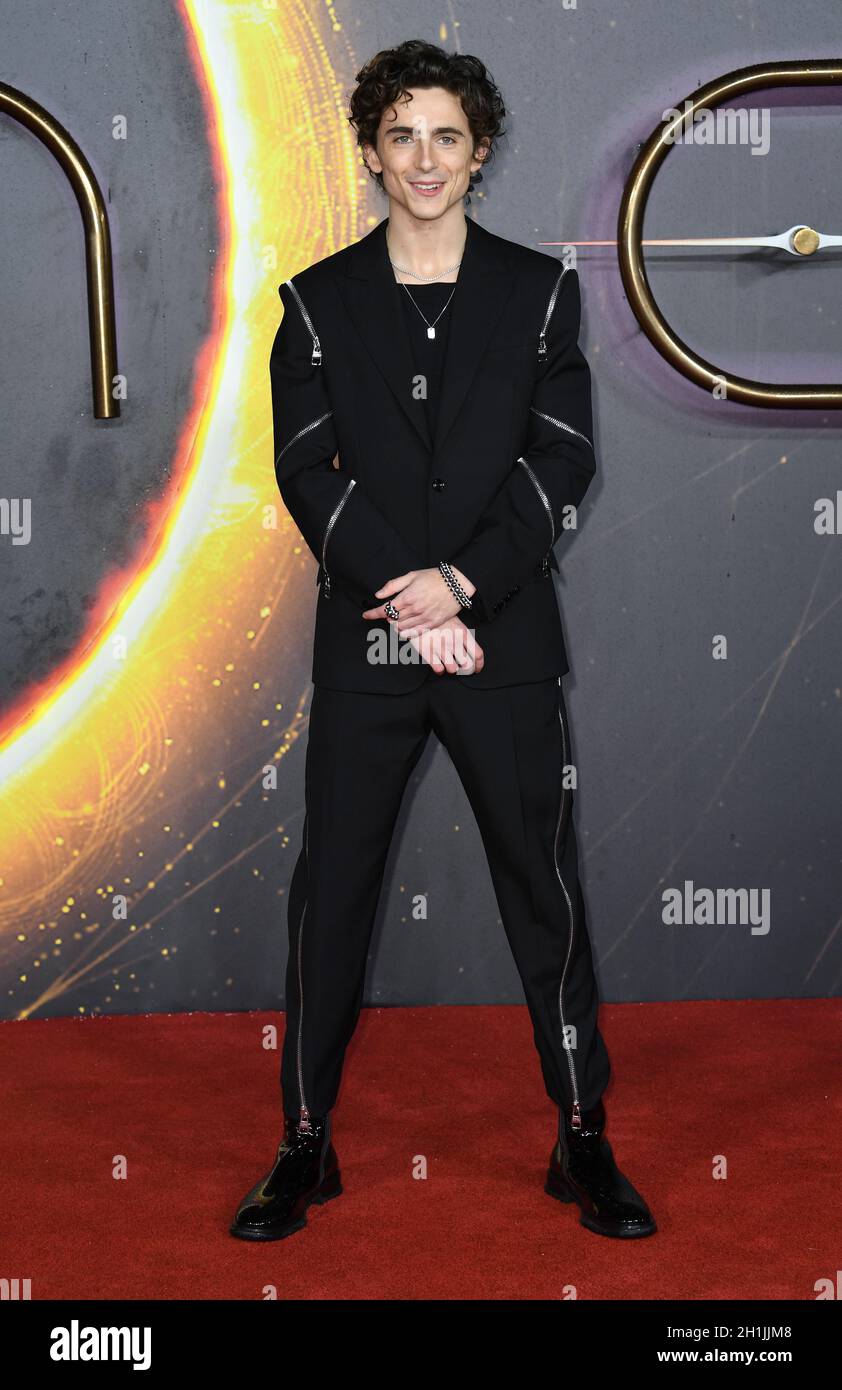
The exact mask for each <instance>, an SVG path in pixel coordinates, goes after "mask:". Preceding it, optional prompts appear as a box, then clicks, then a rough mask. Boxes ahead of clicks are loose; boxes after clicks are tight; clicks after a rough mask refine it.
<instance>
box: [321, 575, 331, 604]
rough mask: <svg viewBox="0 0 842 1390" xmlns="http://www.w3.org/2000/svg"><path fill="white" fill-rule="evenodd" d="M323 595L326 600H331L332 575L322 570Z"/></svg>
mask: <svg viewBox="0 0 842 1390" xmlns="http://www.w3.org/2000/svg"><path fill="white" fill-rule="evenodd" d="M322 593H323V594H324V596H325V598H330V575H329V574H328V572H327V570H322Z"/></svg>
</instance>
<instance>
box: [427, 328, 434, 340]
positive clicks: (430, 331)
mask: <svg viewBox="0 0 842 1390" xmlns="http://www.w3.org/2000/svg"><path fill="white" fill-rule="evenodd" d="M435 336H436V330H435V329H434V328H428V329H427V337H428V338H435Z"/></svg>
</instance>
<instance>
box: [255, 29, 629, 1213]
mask: <svg viewBox="0 0 842 1390" xmlns="http://www.w3.org/2000/svg"><path fill="white" fill-rule="evenodd" d="M357 80H358V86H357V88H356V90H355V92H354V94H353V97H352V100H351V123H352V125H353V126H354V128H355V130H356V132H357V139H358V142H359V144H360V146H361V148H362V151H363V157H364V159H365V162H366V165H367V167H368V169H369V171H370V172H371V173H372V174H373V175H374V177H375V178H376V179H377V181H378V183H379V184H380V186H381V188H382V189H383V191H384V192H385V193H386V195H387V196H388V200H389V215H388V218H387V219H386V220H385V221H383V222H381V223H380V224H379V225H378V226H377V227H376V228H375V229H374V231H372V232H371V233H369V234H368V235H367V236H365V237H364V238H363V239H362V240H361V241H359V242H357V243H355V244H354V245H352V246H349V247H346V248H345V249H344V250H342V251H340V252H338V253H336V254H335V255H332V256H328V257H327V258H326V259H325V260H323V261H320V262H318V263H317V264H316V265H313V266H311V267H309V268H308V269H307V270H305V271H303V272H301V273H299V274H297V275H296V276H294V277H293V278H292V279H291V280H288V281H287V282H286V283H285V284H284V285H282V286H281V287H280V295H281V299H282V302H283V306H284V315H283V320H282V322H281V325H280V328H279V329H278V333H277V336H276V338H275V342H274V345H273V348H272V355H271V360H270V372H271V381H272V400H273V416H274V430H275V455H276V459H275V471H276V477H277V482H278V485H279V488H280V491H281V494H282V497H283V500H284V502H285V504H286V506H287V508H288V509H289V512H290V514H291V515H292V517H293V519H294V520H295V522H296V524H297V526H298V527H299V529H300V531H301V533H302V535H303V536H304V538H305V540H306V541H307V544H308V546H309V547H310V549H311V550H312V552H313V554H314V556H315V558H316V559H317V560H318V563H319V575H318V578H319V583H320V591H319V599H318V605H317V614H316V630H315V641H314V658H313V672H312V676H313V683H314V691H313V698H312V704H311V712H310V730H309V741H308V748H307V758H306V767H305V823H304V832H303V846H302V849H301V853H300V855H299V858H298V861H297V863H296V866H295V870H294V873H293V878H292V884H291V887H290V894H289V906H288V914H289V916H288V926H289V963H288V968H287V979H286V1011H287V1016H286V1035H285V1041H284V1050H283V1059H282V1064H281V1090H282V1098H283V1109H284V1117H285V1132H284V1137H283V1140H282V1142H281V1144H280V1146H279V1148H278V1151H277V1157H276V1160H275V1164H274V1166H273V1168H272V1169H271V1171H270V1172H269V1173H268V1174H267V1175H266V1176H265V1177H264V1178H262V1179H261V1180H260V1181H259V1182H258V1183H257V1185H256V1186H255V1187H254V1188H253V1189H252V1190H251V1191H250V1192H249V1193H248V1194H247V1196H246V1197H245V1198H244V1200H243V1201H242V1203H241V1204H240V1207H239V1209H238V1211H237V1213H236V1216H235V1219H234V1222H233V1224H232V1226H231V1232H232V1234H233V1235H236V1236H240V1237H243V1238H245V1239H253V1240H274V1239H278V1238H280V1237H283V1236H286V1235H289V1234H290V1233H291V1232H292V1231H296V1230H299V1229H300V1228H301V1227H302V1226H304V1225H305V1224H306V1215H305V1213H306V1209H307V1207H308V1206H309V1205H310V1203H312V1202H316V1203H323V1202H325V1201H328V1200H329V1199H330V1198H332V1197H335V1196H338V1195H339V1194H340V1193H341V1190H342V1188H341V1179H340V1175H339V1167H338V1159H337V1155H336V1151H335V1149H334V1146H333V1143H332V1140H331V1116H330V1112H331V1110H332V1108H333V1105H334V1103H335V1100H336V1095H337V1092H338V1088H339V1082H340V1076H341V1070H342V1064H343V1059H344V1055H345V1049H346V1047H347V1045H348V1042H349V1040H350V1038H351V1035H352V1033H353V1031H354V1028H355V1026H356V1023H357V1019H358V1017H359V1012H360V1008H361V1004H362V997H363V984H364V977H365V966H366V956H367V951H368V944H369V940H370V935H371V930H372V925H373V921H374V917H375V912H376V908H377V902H378V898H379V894H380V889H381V885H382V879H383V871H384V865H385V861H386V856H387V853H388V849H389V844H390V840H391V836H392V831H393V828H394V824H395V820H396V817H397V814H398V810H399V806H400V802H401V798H402V795H403V792H404V789H405V787H406V783H407V781H408V779H409V777H410V775H411V773H412V770H413V768H414V767H415V765H416V764H417V762H418V759H419V757H420V756H421V753H422V751H423V748H424V746H425V743H426V740H427V737H428V735H429V732H430V730H434V731H435V733H436V734H437V736H438V737H439V739H440V740H441V741H442V743H443V744H444V745H445V747H446V748H447V750H448V752H449V754H450V756H451V758H452V759H453V762H454V764H455V766H456V768H457V770H458V773H459V776H460V778H461V780H462V783H463V785H464V787H465V790H466V793H467V795H468V798H469V800H470V803H471V806H472V809H473V811H474V813H475V815H476V819H477V823H478V825H479V829H480V832H481V834H482V837H483V841H484V845H485V849H486V853H487V857H488V862H489V867H490V871H491V876H492V881H493V884H494V888H495V892H496V895H497V900H498V903H499V906H500V913H501V916H502V919H503V924H504V927H505V930H506V933H507V937H508V940H509V943H510V945H511V948H512V951H513V954H514V957H515V961H516V964H517V967H518V971H519V973H520V977H521V979H522V981H523V985H524V991H525V994H526V1000H527V1004H528V1007H529V1010H530V1014H531V1017H532V1022H533V1026H534V1035H535V1042H536V1046H537V1049H538V1053H539V1057H540V1061H541V1067H542V1072H543V1076H544V1081H545V1085H546V1088H547V1092H548V1094H549V1095H550V1097H551V1098H552V1100H553V1101H554V1102H555V1103H556V1104H557V1105H558V1107H559V1125H558V1139H557V1142H556V1144H555V1146H554V1148H553V1151H552V1154H551V1158H550V1164H549V1171H548V1174H547V1180H546V1188H545V1190H546V1191H547V1192H548V1193H550V1194H551V1195H552V1196H555V1197H557V1198H559V1199H560V1200H561V1201H563V1202H575V1203H577V1204H578V1206H579V1208H580V1211H581V1217H580V1219H581V1222H582V1224H583V1225H585V1226H586V1227H587V1228H588V1229H590V1230H592V1231H594V1232H597V1233H598V1234H601V1235H607V1236H614V1237H622V1238H629V1237H638V1236H645V1235H650V1234H652V1232H654V1231H655V1229H656V1226H655V1222H654V1220H653V1218H652V1215H651V1213H650V1211H649V1209H648V1207H647V1205H646V1203H645V1201H644V1200H643V1198H642V1197H641V1196H640V1194H639V1193H638V1192H636V1191H635V1189H634V1188H633V1187H632V1185H631V1184H630V1183H629V1182H628V1180H627V1179H626V1178H624V1177H623V1175H622V1174H621V1173H620V1171H619V1170H618V1168H617V1166H616V1164H615V1162H614V1158H613V1155H612V1152H611V1147H610V1145H609V1144H608V1142H607V1140H606V1139H605V1138H604V1134H603V1130H604V1124H605V1113H604V1106H603V1102H602V1093H603V1091H604V1089H605V1087H606V1085H607V1082H608V1077H609V1072H610V1065H609V1060H608V1055H607V1052H606V1049H605V1044H604V1042H603V1039H602V1036H601V1034H600V1032H599V1028H598V1026H597V1010H598V997H597V985H596V980H595V978H594V972H593V965H592V958H591V948H590V943H589V939H588V932H587V925H586V921H585V906H584V901H583V898H582V892H581V888H580V885H579V876H578V864H577V848H576V836H575V830H574V824H573V818H572V803H573V792H572V787H571V785H570V783H571V775H570V774H571V768H572V762H571V746H570V735H569V726H568V723H567V719H566V712H565V707H564V698H563V694H562V689H561V679H562V676H563V675H564V674H565V673H566V672H567V671H568V669H569V668H568V664H567V660H566V654H565V649H564V641H563V637H562V631H561V623H560V618H559V610H558V601H557V598H556V593H555V587H554V585H553V582H552V575H551V568H555V569H557V568H558V566H557V563H556V561H555V556H554V554H553V544H554V542H555V540H556V539H557V538H558V536H559V535H560V532H561V530H562V529H563V527H565V526H567V525H569V524H570V520H571V517H573V518H575V508H576V507H577V506H578V504H579V503H580V502H581V500H582V497H583V496H584V494H585V491H586V489H587V487H588V485H589V484H590V481H591V479H592V477H593V475H594V471H595V458H594V449H593V429H592V420H591V392H590V375H589V370H588V366H587V363H586V361H585V359H584V357H583V355H582V353H581V351H580V350H579V347H578V341H577V340H578V333H579V318H580V300H579V284H578V277H577V274H576V271H575V270H573V269H568V268H566V267H565V266H563V265H561V264H560V263H559V262H558V261H557V260H556V259H554V258H553V257H551V256H547V255H544V254H543V253H541V252H538V251H535V250H532V249H528V248H526V247H523V246H520V245H518V244H517V243H514V242H510V241H506V240H504V239H503V238H501V237H497V236H494V235H493V234H492V233H490V232H489V231H487V230H485V229H484V228H482V227H480V226H479V224H477V223H475V222H473V221H471V220H468V219H466V217H465V211H464V199H465V196H466V194H467V193H468V192H469V189H470V186H471V179H472V176H479V171H480V169H481V166H482V164H483V163H484V162H487V160H488V159H489V158H490V157H491V154H492V151H493V141H494V138H495V137H496V136H497V135H498V134H499V132H500V129H501V121H502V117H503V115H504V114H505V111H504V108H503V104H502V101H501V100H500V96H499V93H498V91H497V89H496V87H495V86H494V84H493V82H492V81H491V78H490V76H489V75H488V74H487V72H486V70H485V68H484V66H483V65H482V64H481V63H480V62H479V60H478V59H476V58H472V57H466V56H460V55H450V56H448V55H447V54H445V53H444V52H443V51H442V50H441V49H439V48H436V47H434V46H433V45H430V44H426V43H423V42H421V41H418V40H413V41H410V42H408V43H405V44H401V45H400V46H399V48H397V49H393V50H387V51H384V52H382V53H379V54H377V55H376V57H375V58H373V59H372V60H371V61H370V62H369V63H368V64H367V65H366V67H365V68H363V70H362V72H361V73H359V74H358V79H357ZM466 111H467V112H470V116H468V115H466ZM337 455H338V467H334V459H335V457H336V456H337Z"/></svg>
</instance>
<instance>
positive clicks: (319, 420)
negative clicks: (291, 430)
mask: <svg viewBox="0 0 842 1390" xmlns="http://www.w3.org/2000/svg"><path fill="white" fill-rule="evenodd" d="M332 414H333V411H332V410H326V411H325V413H324V415H319V416H317V418H316V419H315V420H311V421H310V423H309V425H305V426H304V427H303V429H300V430H298V431H297V432H296V433H295V434H294V435H293V436H292V439H289V440H287V442H286V444H285V445H284V447H283V449H282V450H281V452H280V453H279V454H278V457H277V458H276V459H275V467H276V468H277V466H278V464H279V463H280V461H281V459H282V458H283V456H284V454H285V453H286V451H287V449H291V448H292V446H293V444H297V443H298V441H299V439H303V437H304V435H305V434H309V433H310V431H311V430H314V429H316V427H317V426H318V425H321V424H323V422H324V421H325V420H329V419H330V417H331V415H332Z"/></svg>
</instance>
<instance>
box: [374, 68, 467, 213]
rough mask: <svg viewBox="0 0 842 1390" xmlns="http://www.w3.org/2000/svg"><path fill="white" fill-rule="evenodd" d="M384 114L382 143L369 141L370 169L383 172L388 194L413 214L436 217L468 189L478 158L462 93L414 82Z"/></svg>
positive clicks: (381, 119)
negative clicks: (459, 96)
mask: <svg viewBox="0 0 842 1390" xmlns="http://www.w3.org/2000/svg"><path fill="white" fill-rule="evenodd" d="M409 91H410V95H411V100H408V99H407V98H402V99H400V100H399V101H398V103H397V105H396V106H389V107H387V108H386V110H385V111H384V112H383V115H382V116H381V118H380V127H379V129H378V132H377V147H376V149H373V148H372V146H371V145H366V146H365V155H366V159H367V161H368V165H369V168H370V169H372V170H373V171H374V173H376V174H377V173H382V174H383V184H384V187H385V190H386V193H387V194H388V195H389V197H390V198H391V199H393V200H394V202H396V203H400V204H401V205H402V206H403V207H405V208H406V209H407V211H408V212H409V213H411V215H412V216H413V217H417V218H419V219H420V220H422V221H425V222H433V221H435V220H436V219H437V218H439V217H441V216H442V215H443V214H444V213H445V212H446V211H447V209H448V208H450V207H452V206H453V204H454V203H460V202H461V201H462V199H463V198H464V197H465V194H466V193H467V191H468V183H469V182H470V177H471V174H472V173H475V172H476V171H477V169H479V168H480V167H481V165H482V162H483V161H482V159H474V157H473V156H474V146H473V140H472V138H471V130H470V126H469V125H468V119H467V117H466V115H465V113H464V111H463V110H462V103H461V102H460V100H459V98H458V97H456V96H453V94H452V93H451V92H446V91H445V90H444V88H443V87H426V88H425V87H412V88H410V89H409Z"/></svg>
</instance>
